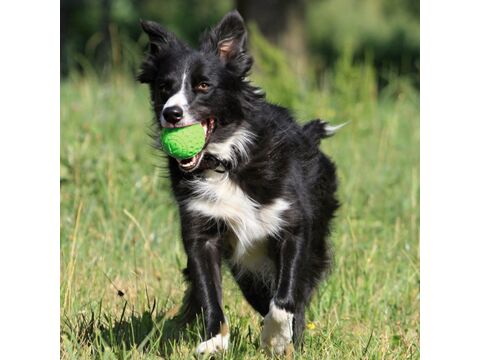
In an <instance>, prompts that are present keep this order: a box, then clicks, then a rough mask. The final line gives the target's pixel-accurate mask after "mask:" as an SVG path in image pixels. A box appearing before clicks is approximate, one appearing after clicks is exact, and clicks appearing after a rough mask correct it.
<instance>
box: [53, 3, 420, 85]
mask: <svg viewBox="0 0 480 360" xmlns="http://www.w3.org/2000/svg"><path fill="white" fill-rule="evenodd" d="M235 4H236V2H235V1H233V0H204V1H198V0H168V1H158V0H135V1H133V0H115V1H111V0H102V1H94V0H62V1H61V9H62V11H61V14H62V16H61V23H62V37H61V45H62V46H61V48H62V49H61V50H62V51H61V55H62V74H64V75H66V74H68V73H69V72H70V71H71V70H78V69H81V70H82V71H83V70H85V66H88V64H93V66H92V68H95V69H96V71H97V72H98V73H100V74H103V73H107V74H108V73H110V71H111V69H112V67H113V68H114V69H115V68H116V67H117V68H118V67H122V70H125V69H128V70H129V71H130V72H132V71H134V70H135V69H136V67H137V66H138V61H139V54H141V53H142V50H143V49H145V45H146V37H145V36H142V35H141V31H140V26H139V19H141V18H143V19H151V20H155V21H158V22H160V23H162V24H163V25H165V26H166V27H167V28H169V29H170V30H172V31H174V32H175V33H176V34H178V35H179V36H180V37H181V38H182V39H185V40H186V41H187V42H188V43H190V44H196V42H197V39H198V35H199V34H200V33H201V32H202V31H203V30H204V29H205V27H208V26H213V25H214V24H215V23H216V22H217V21H218V20H219V19H220V18H221V17H222V16H223V14H225V13H226V12H227V11H228V10H230V9H232V8H234V7H235ZM247 20H249V19H247ZM305 26H306V28H307V35H308V40H309V51H310V53H311V56H310V57H311V65H313V67H314V70H315V74H314V75H315V76H316V75H318V74H322V73H323V72H324V71H325V70H326V69H329V68H330V67H331V66H333V64H335V63H336V62H337V60H338V59H339V58H340V57H341V56H342V54H343V53H344V52H345V50H348V51H350V53H351V55H352V57H353V58H354V59H355V61H356V62H364V61H365V60H368V61H366V62H367V63H368V65H371V64H373V65H374V66H375V69H376V70H377V75H378V76H379V77H380V80H383V77H384V76H386V75H385V74H384V72H388V71H391V70H395V71H396V72H400V73H402V74H408V75H410V76H412V77H413V79H414V81H415V84H416V86H417V87H418V81H419V77H418V74H419V58H420V51H419V45H420V39H419V27H420V25H419V2H418V0H405V1H400V0H361V1H358V0H310V1H307V2H306V22H305ZM291 56H293V57H294V56H295V54H291ZM382 85H383V82H382Z"/></svg>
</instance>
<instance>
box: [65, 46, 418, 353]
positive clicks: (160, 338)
mask: <svg viewBox="0 0 480 360" xmlns="http://www.w3.org/2000/svg"><path fill="white" fill-rule="evenodd" d="M259 41H261V40H259ZM268 51H269V50H268V49H266V53H262V54H257V55H258V58H259V59H258V60H259V61H258V63H259V68H257V69H256V76H255V77H254V80H255V82H256V83H257V84H259V85H262V86H264V88H265V90H266V91H267V95H268V97H269V99H271V100H274V101H279V102H281V103H282V104H285V105H288V106H291V107H292V108H293V109H294V110H295V112H296V113H297V114H298V115H299V118H300V119H301V120H308V119H310V118H313V117H314V116H322V117H324V118H328V119H329V120H330V121H332V122H333V123H340V122H343V121H345V120H350V123H349V125H348V126H347V127H345V128H344V129H342V131H341V132H340V133H339V134H337V135H336V136H335V137H333V138H331V139H328V140H326V141H325V142H324V144H323V145H322V146H323V149H324V150H325V151H326V152H327V153H328V154H329V155H331V156H332V158H333V159H334V160H335V161H336V163H337V165H338V173H339V177H340V191H339V197H340V199H341V202H342V204H343V206H342V208H341V210H340V211H339V213H338V217H337V218H336V220H335V231H334V234H333V236H332V242H333V244H334V248H335V253H336V256H335V258H336V261H335V266H334V269H333V273H332V275H331V276H330V277H329V278H328V280H327V281H326V282H325V283H324V284H322V285H321V286H320V287H319V289H318V291H317V294H316V295H315V296H314V298H313V301H312V303H311V306H310V307H309V310H308V312H307V323H308V329H307V330H306V336H305V346H304V348H303V350H302V351H299V352H297V353H296V354H295V358H297V359H320V358H321V359H405V358H415V359H416V358H419V336H420V335H419V246H418V245H419V244H418V233H419V98H418V92H417V91H416V90H415V89H413V88H412V87H411V86H410V85H409V83H408V81H406V80H405V79H401V78H396V77H394V76H392V77H391V79H390V85H389V86H388V87H387V88H385V89H383V90H382V92H380V93H377V90H376V87H375V82H374V80H373V79H374V74H373V71H372V69H371V68H370V67H369V66H352V65H351V62H350V61H349V58H348V56H346V57H345V58H344V59H343V60H341V61H340V62H339V63H338V64H337V66H336V67H335V69H333V70H332V71H331V72H330V73H329V74H328V75H327V76H326V77H325V78H324V79H323V80H322V82H321V84H320V85H318V86H317V85H315V84H309V83H307V82H301V83H299V82H298V81H297V80H296V78H295V77H293V76H292V75H291V74H289V72H288V67H286V65H284V62H283V61H282V56H281V54H279V53H276V52H275V51H273V50H272V52H271V53H268ZM262 56H263V57H262ZM275 74H276V75H275ZM150 121H151V113H150V109H149V102H148V92H147V89H146V88H145V87H144V86H140V85H138V84H135V83H133V81H131V80H130V79H128V78H127V77H125V76H113V77H112V78H111V79H110V80H109V81H108V82H100V81H99V80H98V79H96V78H95V77H91V76H90V77H87V78H82V77H75V76H74V77H71V78H70V79H68V80H65V81H63V82H62V84H61V134H62V139H61V355H62V358H65V359H90V358H96V359H127V358H128V359H130V358H133V359H158V358H159V357H161V358H165V359H186V358H191V356H192V349H194V347H195V344H196V343H197V342H198V341H199V340H200V336H199V334H200V333H201V331H200V330H201V327H200V326H198V325H197V326H195V325H192V326H190V327H189V328H188V329H178V328H176V327H175V326H174V324H172V322H171V321H170V320H169V318H170V315H171V313H172V312H173V311H174V309H175V307H176V306H177V305H178V304H179V303H180V300H181V297H182V293H183V291H184V288H185V286H184V284H183V282H182V277H181V273H180V270H181V269H182V268H183V267H184V266H185V263H186V259H185V255H184V253H183V249H182V245H181V240H180V233H179V224H178V214H177V211H176V207H175V203H174V200H173V198H172V195H171V194H170V191H169V181H168V178H167V173H166V171H165V169H164V167H163V160H162V159H161V157H160V156H158V154H156V152H155V151H154V150H153V149H152V147H151V146H150V143H151V140H150V138H149V137H148V132H149V124H150ZM224 273H225V276H224V297H225V311H226V314H227V317H228V319H229V321H230V327H231V331H232V336H231V340H232V343H231V347H230V349H229V350H228V352H226V353H225V354H223V355H222V356H223V358H225V359H266V358H268V357H267V356H266V355H265V354H263V353H262V352H261V351H260V350H259V340H258V339H259V333H260V329H261V328H260V317H259V316H258V315H256V314H255V313H254V312H253V311H252V310H251V309H250V308H249V306H248V305H247V304H246V302H245V301H244V300H243V298H242V296H241V295H240V292H239V290H238V289H237V288H236V286H235V284H234V282H233V281H232V279H231V277H230V275H229V274H228V272H227V271H225V272H224ZM119 290H120V291H121V292H122V293H123V294H124V295H123V296H120V295H119ZM222 356H220V357H222Z"/></svg>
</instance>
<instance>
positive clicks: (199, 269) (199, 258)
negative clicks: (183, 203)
mask: <svg viewBox="0 0 480 360" xmlns="http://www.w3.org/2000/svg"><path fill="white" fill-rule="evenodd" d="M195 221H198V219H196V220H195ZM201 225H202V226H195V222H193V223H192V222H190V223H189V224H185V226H188V228H187V229H183V237H184V244H185V249H186V252H187V256H188V264H187V269H188V274H189V280H190V282H191V284H190V285H191V289H190V291H191V296H192V297H193V299H192V300H193V301H195V303H196V304H195V305H196V307H198V308H199V310H200V311H201V313H202V315H203V319H204V325H205V341H203V342H202V343H200V344H199V345H198V346H197V348H196V352H197V353H199V354H203V353H213V352H216V351H221V350H226V349H227V347H228V339H229V332H228V326H227V323H226V320H225V316H224V314H223V311H222V288H221V272H220V265H221V253H220V240H221V238H220V235H219V234H218V231H216V232H215V229H208V231H207V229H206V228H205V222H203V224H201ZM200 229H201V231H199V230H200ZM192 230H193V231H192Z"/></svg>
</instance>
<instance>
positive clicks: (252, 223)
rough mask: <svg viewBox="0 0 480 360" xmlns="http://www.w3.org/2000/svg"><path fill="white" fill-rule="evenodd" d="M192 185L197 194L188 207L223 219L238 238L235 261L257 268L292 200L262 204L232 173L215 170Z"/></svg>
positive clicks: (278, 229)
mask: <svg viewBox="0 0 480 360" xmlns="http://www.w3.org/2000/svg"><path fill="white" fill-rule="evenodd" d="M189 185H190V186H191V188H192V189H193V191H194V196H193V197H192V198H190V199H189V200H188V202H187V204H186V205H187V208H188V210H190V211H193V212H199V213H201V214H203V215H204V216H207V217H210V218H212V219H216V220H223V221H224V222H225V223H226V224H227V226H228V227H229V229H230V230H231V232H232V233H233V234H234V235H235V237H236V240H237V241H236V244H235V248H234V253H233V258H232V260H233V261H234V262H236V263H241V264H242V265H244V266H246V267H248V268H250V267H256V266H257V265H258V263H259V262H261V260H260V259H259V257H260V258H263V256H262V254H261V253H264V251H265V244H264V243H265V242H264V240H265V238H266V237H267V236H272V235H277V234H278V233H279V231H280V229H281V228H282V225H283V220H282V213H283V212H284V211H285V210H287V209H288V207H289V204H288V202H287V201H285V200H284V199H282V198H277V199H275V200H274V201H273V202H272V203H270V204H269V205H266V206H263V205H260V204H258V203H257V202H255V201H254V200H253V199H251V198H250V197H249V196H248V195H247V194H245V193H244V192H243V191H242V189H241V188H240V187H239V186H238V185H236V184H235V183H234V182H233V181H231V180H230V178H229V177H228V174H218V173H216V172H213V171H208V173H207V176H206V177H205V179H202V180H193V181H189ZM247 254H250V256H245V255H247ZM252 270H253V269H252ZM256 270H257V271H258V270H260V269H259V268H256Z"/></svg>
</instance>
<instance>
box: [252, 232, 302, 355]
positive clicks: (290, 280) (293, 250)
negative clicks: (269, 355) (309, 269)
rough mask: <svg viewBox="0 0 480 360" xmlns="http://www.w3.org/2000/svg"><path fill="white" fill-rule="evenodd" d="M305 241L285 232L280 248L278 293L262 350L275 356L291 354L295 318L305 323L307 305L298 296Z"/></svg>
mask: <svg viewBox="0 0 480 360" xmlns="http://www.w3.org/2000/svg"><path fill="white" fill-rule="evenodd" d="M303 241H304V238H303V236H302V235H301V232H300V231H297V232H293V233H292V232H285V236H284V237H283V239H282V240H281V243H280V244H279V254H278V268H277V282H276V290H275V293H274V296H273V298H272V300H271V301H270V309H269V312H268V314H267V315H266V316H265V318H264V321H263V330H262V334H261V344H262V347H263V348H265V349H267V350H271V351H273V352H274V353H276V354H284V353H288V352H289V351H291V347H292V345H291V342H292V339H293V337H294V317H295V318H296V317H299V318H300V319H299V320H300V321H302V320H303V311H304V306H305V305H304V301H303V300H302V299H298V296H297V294H298V293H299V288H300V287H301V284H300V282H302V281H305V280H304V279H303V278H302V276H301V274H300V273H301V271H302V266H303V263H304V261H305V254H304V252H305V251H304V250H305V248H304V244H303ZM295 335H296V336H297V337H298V335H299V334H295Z"/></svg>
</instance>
